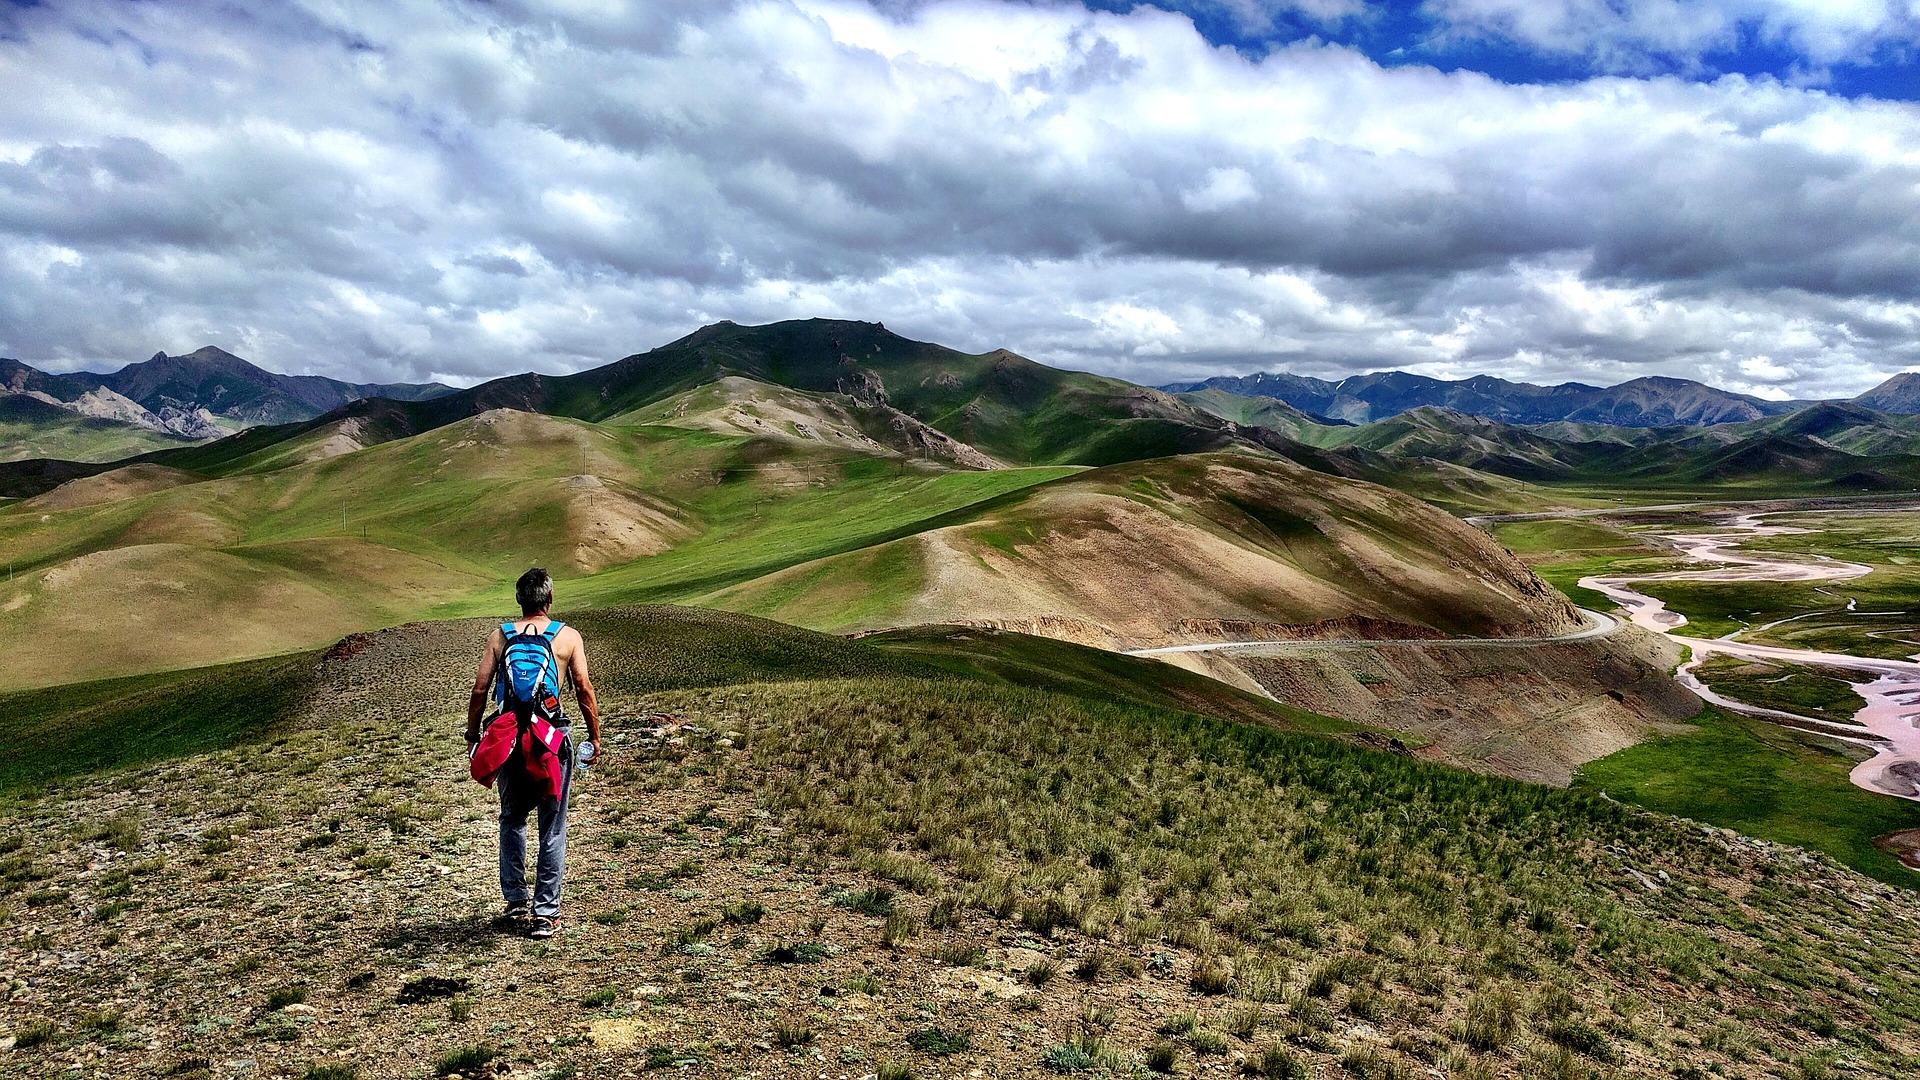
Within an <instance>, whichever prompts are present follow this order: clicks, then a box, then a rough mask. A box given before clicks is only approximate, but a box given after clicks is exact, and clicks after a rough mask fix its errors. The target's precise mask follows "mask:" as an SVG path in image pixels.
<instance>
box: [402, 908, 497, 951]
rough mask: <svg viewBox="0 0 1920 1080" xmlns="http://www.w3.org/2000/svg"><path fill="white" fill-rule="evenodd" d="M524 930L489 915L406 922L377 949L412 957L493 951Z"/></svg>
mask: <svg viewBox="0 0 1920 1080" xmlns="http://www.w3.org/2000/svg"><path fill="white" fill-rule="evenodd" d="M524 933H525V930H524V928H522V927H518V926H515V925H512V924H510V923H505V922H501V921H500V920H499V919H497V918H495V917H493V916H489V915H469V916H462V917H459V918H445V917H439V918H422V919H411V920H410V919H402V920H400V921H399V922H397V923H396V924H395V925H394V927H393V928H392V929H391V930H389V931H387V932H386V933H385V934H382V935H381V936H380V937H379V938H377V939H376V940H375V941H374V943H373V944H374V948H376V949H382V950H386V951H388V952H402V953H409V954H419V953H436V952H473V951H475V950H480V949H491V948H493V947H494V946H495V945H498V944H499V942H500V939H501V938H503V937H520V936H522V935H523V934H524Z"/></svg>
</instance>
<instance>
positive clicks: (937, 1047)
mask: <svg viewBox="0 0 1920 1080" xmlns="http://www.w3.org/2000/svg"><path fill="white" fill-rule="evenodd" d="M907 1045H908V1046H911V1047H913V1048H914V1049H915V1050H918V1051H920V1052H921V1053H923V1054H932V1055H934V1056H935V1057H945V1056H947V1055H948V1054H958V1053H960V1052H961V1051H963V1050H967V1049H969V1048H971V1047H972V1046H973V1039H972V1037H971V1036H969V1035H968V1034H967V1033H966V1032H964V1031H946V1030H943V1029H941V1028H937V1027H930V1028H921V1029H920V1030H919V1031H916V1032H913V1033H912V1034H910V1035H908V1036H907Z"/></svg>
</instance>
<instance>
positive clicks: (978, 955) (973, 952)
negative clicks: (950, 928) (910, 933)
mask: <svg viewBox="0 0 1920 1080" xmlns="http://www.w3.org/2000/svg"><path fill="white" fill-rule="evenodd" d="M927 955H928V956H929V957H931V958H933V959H935V960H938V961H940V962H941V963H943V964H952V965H954V966H955V967H980V966H982V965H984V964H985V963H986V962H987V951H986V950H985V949H982V948H981V947H980V946H978V945H963V944H961V943H959V942H953V941H943V942H941V943H940V944H938V945H936V946H934V947H933V949H932V950H931V951H929V952H928V953H927Z"/></svg>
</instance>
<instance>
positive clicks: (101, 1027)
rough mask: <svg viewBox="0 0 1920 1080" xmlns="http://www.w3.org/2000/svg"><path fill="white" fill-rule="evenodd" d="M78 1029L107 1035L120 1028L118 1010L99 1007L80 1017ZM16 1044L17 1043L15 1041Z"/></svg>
mask: <svg viewBox="0 0 1920 1080" xmlns="http://www.w3.org/2000/svg"><path fill="white" fill-rule="evenodd" d="M80 1030H81V1031H91V1032H93V1033H94V1034H96V1035H108V1034H111V1033H113V1032H115V1031H119V1030H120V1010H118V1009H99V1010H97V1011H94V1012H90V1013H87V1014H85V1015H84V1016H82V1017H80ZM14 1045H15V1046H18V1045H19V1043H15V1044H14Z"/></svg>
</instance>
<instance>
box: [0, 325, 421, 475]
mask: <svg viewBox="0 0 1920 1080" xmlns="http://www.w3.org/2000/svg"><path fill="white" fill-rule="evenodd" d="M451 390H452V388H451V387H447V386H442V385H440V384H439V383H348V382H341V381H340V380H338V379H329V378H326V377H325V376H320V375H281V374H278V373H276V372H271V371H267V370H265V369H263V368H260V367H257V366H255V365H254V364H251V363H248V362H247V361H245V360H242V359H241V358H240V357H237V356H235V355H233V354H232V353H229V352H226V351H224V350H222V349H218V348H215V347H213V346H211V345H209V346H207V347H205V348H202V349H197V350H195V351H194V352H191V353H188V354H186V355H184V356H168V355H167V354H166V353H155V354H154V355H153V357H152V358H151V359H148V360H145V361H142V362H140V363H137V364H128V365H127V366H126V367H123V368H121V369H120V370H119V371H115V372H111V373H108V374H97V373H94V372H88V371H80V372H73V373H69V374H51V373H48V372H45V371H41V370H40V369H38V368H35V367H32V366H31V365H28V364H25V363H22V362H20V361H18V360H9V359H5V358H0V401H5V400H8V399H9V398H12V397H25V398H30V399H34V400H37V401H39V402H41V403H42V404H46V405H54V406H58V407H60V408H62V409H65V410H67V411H68V412H71V413H75V414H77V415H80V416H84V417H88V418H91V419H94V420H104V421H108V422H110V423H114V424H119V425H122V426H125V427H131V428H137V429H142V430H145V431H150V432H156V433H159V434H162V435H171V436H177V437H179V438H182V439H193V440H200V439H210V438H216V437H218V436H221V435H226V434H231V433H232V432H234V431H237V430H240V429H243V428H248V427H254V426H257V425H260V424H283V423H289V422H292V421H298V420H308V419H311V418H313V417H316V416H319V415H321V414H323V413H326V412H328V411H330V410H332V409H337V408H339V407H340V406H342V405H345V404H346V403H348V402H350V401H354V400H357V399H360V398H367V397H384V398H393V399H397V400H406V401H414V400H422V399H425V398H431V397H434V396H437V395H440V394H445V393H449V392H451ZM15 408H16V409H19V408H21V407H20V406H18V405H16V406H15ZM54 419H57V418H54ZM102 430H104V429H102ZM101 460H108V459H105V458H102V459H101Z"/></svg>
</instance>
